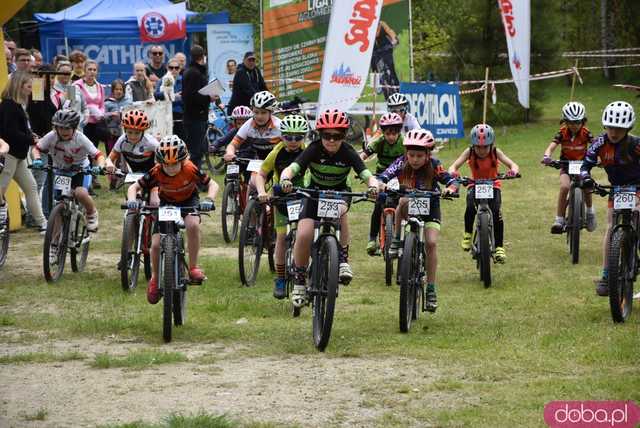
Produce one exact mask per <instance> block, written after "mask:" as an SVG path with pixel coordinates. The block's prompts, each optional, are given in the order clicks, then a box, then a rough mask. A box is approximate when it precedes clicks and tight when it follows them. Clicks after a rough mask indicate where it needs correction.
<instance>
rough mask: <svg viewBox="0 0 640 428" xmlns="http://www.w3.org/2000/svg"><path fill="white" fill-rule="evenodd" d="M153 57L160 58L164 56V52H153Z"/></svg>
mask: <svg viewBox="0 0 640 428" xmlns="http://www.w3.org/2000/svg"><path fill="white" fill-rule="evenodd" d="M151 55H157V56H160V55H164V52H162V51H160V52H157V51H156V52H151Z"/></svg>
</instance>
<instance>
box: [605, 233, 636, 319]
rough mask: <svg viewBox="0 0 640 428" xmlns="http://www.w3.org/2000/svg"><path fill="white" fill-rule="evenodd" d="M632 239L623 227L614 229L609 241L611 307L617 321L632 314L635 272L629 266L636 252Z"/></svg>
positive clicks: (608, 264) (612, 315)
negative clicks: (633, 276)
mask: <svg viewBox="0 0 640 428" xmlns="http://www.w3.org/2000/svg"><path fill="white" fill-rule="evenodd" d="M630 241H631V238H630V237H628V236H627V231H626V230H624V229H623V228H618V229H616V230H614V231H613V233H612V234H611V239H610V241H609V249H608V254H607V260H608V263H607V268H608V270H609V277H608V283H609V307H610V308H611V317H612V318H613V322H615V323H623V322H625V321H626V320H627V318H629V315H631V309H632V305H633V280H632V274H633V273H632V272H629V267H630V266H631V263H632V260H631V258H632V257H635V254H633V246H632V245H631V242H630Z"/></svg>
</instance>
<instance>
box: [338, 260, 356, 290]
mask: <svg viewBox="0 0 640 428" xmlns="http://www.w3.org/2000/svg"><path fill="white" fill-rule="evenodd" d="M338 276H339V277H340V284H342V285H349V283H350V282H351V280H352V279H353V271H352V270H351V266H349V263H347V262H342V263H340V273H339V275H338Z"/></svg>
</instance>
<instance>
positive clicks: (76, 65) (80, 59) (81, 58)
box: [69, 50, 87, 82]
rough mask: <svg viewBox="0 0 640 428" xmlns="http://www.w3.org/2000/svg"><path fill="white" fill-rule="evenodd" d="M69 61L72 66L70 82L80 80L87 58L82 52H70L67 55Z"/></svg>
mask: <svg viewBox="0 0 640 428" xmlns="http://www.w3.org/2000/svg"><path fill="white" fill-rule="evenodd" d="M69 61H71V65H73V72H72V73H71V81H72V82H75V81H76V80H80V79H82V77H83V76H84V63H85V62H86V61H87V56H86V55H85V54H84V53H82V51H78V50H75V51H72V52H71V54H70V55H69Z"/></svg>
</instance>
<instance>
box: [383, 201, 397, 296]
mask: <svg viewBox="0 0 640 428" xmlns="http://www.w3.org/2000/svg"><path fill="white" fill-rule="evenodd" d="M393 223H394V221H393V214H391V213H389V214H386V215H385V216H384V229H382V230H381V231H380V236H384V243H383V246H382V254H383V255H384V265H385V269H384V279H385V282H386V284H387V287H390V286H391V283H392V282H393V258H391V256H390V255H389V249H390V248H391V242H392V241H393V229H394V224H393Z"/></svg>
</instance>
